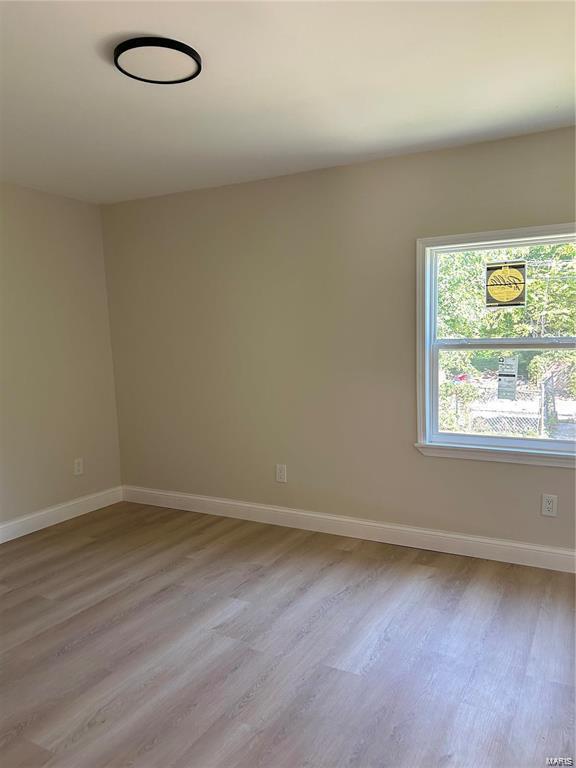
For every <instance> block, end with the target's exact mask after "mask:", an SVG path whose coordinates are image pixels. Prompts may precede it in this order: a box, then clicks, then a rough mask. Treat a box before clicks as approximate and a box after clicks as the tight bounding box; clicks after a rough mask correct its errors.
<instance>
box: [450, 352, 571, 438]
mask: <svg viewBox="0 0 576 768" xmlns="http://www.w3.org/2000/svg"><path fill="white" fill-rule="evenodd" d="M438 367H439V371H438V399H439V402H438V425H439V430H440V432H459V433H465V434H469V435H497V436H500V437H530V438H537V439H553V440H566V441H571V440H575V439H576V350H544V351H542V350H510V349H507V350H497V349H494V350H492V349H490V350H479V349H478V350H466V351H448V350H440V352H439V366H438Z"/></svg>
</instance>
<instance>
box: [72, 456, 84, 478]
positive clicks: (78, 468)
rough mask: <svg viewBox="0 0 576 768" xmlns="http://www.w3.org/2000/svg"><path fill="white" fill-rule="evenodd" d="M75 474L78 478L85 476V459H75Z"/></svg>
mask: <svg viewBox="0 0 576 768" xmlns="http://www.w3.org/2000/svg"><path fill="white" fill-rule="evenodd" d="M74 474H75V475H76V477H78V476H79V475H83V474H84V459H82V458H80V459H74Z"/></svg>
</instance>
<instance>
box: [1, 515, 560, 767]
mask: <svg viewBox="0 0 576 768" xmlns="http://www.w3.org/2000/svg"><path fill="white" fill-rule="evenodd" d="M0 630H1V637H0V664H1V666H0V673H1V679H0V684H1V690H0V766H2V768H128V767H129V766H130V767H131V768H259V767H260V768H387V767H388V766H389V767H390V768H508V767H510V768H511V767H512V766H516V765H519V766H522V768H540V766H542V765H544V764H545V762H546V757H575V755H574V739H573V734H574V580H573V577H572V576H570V575H569V574H564V573H555V572H552V571H545V570H540V569H532V568H526V567H522V566H514V565H508V564H504V563H495V562H490V561H486V560H479V559H474V558H466V557H459V556H455V555H444V554H441V553H434V552H425V551H422V550H417V549H411V548H406V547H396V546H392V545H388V544H378V543H376V542H365V541H361V540H358V539H350V538H344V537H338V536H330V535H327V534H318V533H313V532H310V531H299V530H294V529H286V528H280V527H277V526H268V525H261V524H258V523H253V522H244V521H240V520H232V519H226V518H222V517H213V516H209V515H201V514H197V513H190V512H182V511H177V510H169V509H163V508H159V507H146V506H143V505H138V504H131V503H128V502H121V503H119V504H115V505H112V506H110V507H107V508H105V509H102V510H98V511H97V512H93V513H90V514H88V515H84V516H82V517H78V518H75V519H74V520H70V521H67V522H65V523H62V524H60V525H58V526H54V527H52V528H49V529H46V530H44V531H39V532H37V533H35V534H31V535H29V536H26V537H23V538H21V539H18V540H16V541H12V542H8V543H7V544H5V545H2V546H0Z"/></svg>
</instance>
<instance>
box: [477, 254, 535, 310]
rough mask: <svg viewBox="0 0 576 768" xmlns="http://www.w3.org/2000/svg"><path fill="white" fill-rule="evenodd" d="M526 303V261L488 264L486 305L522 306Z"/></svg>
mask: <svg viewBox="0 0 576 768" xmlns="http://www.w3.org/2000/svg"><path fill="white" fill-rule="evenodd" d="M525 304H526V262H525V261H514V262H508V263H506V264H487V265H486V306H487V307H522V306H524V305H525Z"/></svg>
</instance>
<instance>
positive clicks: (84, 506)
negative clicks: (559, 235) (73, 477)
mask: <svg viewBox="0 0 576 768" xmlns="http://www.w3.org/2000/svg"><path fill="white" fill-rule="evenodd" d="M123 498H124V492H123V489H122V486H118V487H117V488H107V489H106V490H105V491H99V492H98V493H91V494H90V495H89V496H80V497H79V498H77V499H72V501H65V502H64V503H62V504H56V505H55V506H53V507H47V508H46V509H41V510H40V511H39V512H33V513H32V514H30V515H24V517H17V518H16V519H14V520H8V521H7V522H5V523H0V542H4V541H10V540H11V539H17V538H18V537H19V536H25V535H26V534H27V533H33V532H34V531H39V530H41V529H42V528H48V526H50V525H56V523H63V522H64V520H70V519H71V518H72V517H78V516H79V515H85V514H86V513H87V512H93V511H94V510H95V509H101V508H102V507H107V506H108V505H109V504H115V503H116V502H117V501H122V499H123Z"/></svg>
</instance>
